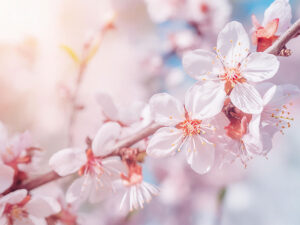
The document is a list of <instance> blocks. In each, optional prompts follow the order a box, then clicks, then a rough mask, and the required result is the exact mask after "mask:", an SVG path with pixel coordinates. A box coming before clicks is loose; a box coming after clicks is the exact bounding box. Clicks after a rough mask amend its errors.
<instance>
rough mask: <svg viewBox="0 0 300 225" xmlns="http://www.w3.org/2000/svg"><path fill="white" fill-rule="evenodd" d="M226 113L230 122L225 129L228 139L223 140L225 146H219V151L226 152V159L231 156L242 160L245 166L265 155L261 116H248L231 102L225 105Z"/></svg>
mask: <svg viewBox="0 0 300 225" xmlns="http://www.w3.org/2000/svg"><path fill="white" fill-rule="evenodd" d="M224 111H225V114H226V117H227V119H228V120H229V124H228V125H227V126H226V127H224V129H225V130H226V134H227V138H226V137H224V139H223V141H224V143H225V144H224V143H223V144H222V145H217V149H218V151H225V153H226V154H227V155H226V157H227V158H230V155H231V156H232V157H231V158H232V160H234V159H236V158H239V159H241V162H242V163H243V164H244V165H245V166H246V163H247V161H249V160H250V159H252V158H253V156H254V155H264V149H263V143H262V138H261V137H262V136H261V132H260V114H252V115H251V114H246V113H244V112H242V111H241V110H239V109H237V108H236V107H235V106H234V105H233V104H232V103H230V102H229V103H227V104H226V105H225V107H224ZM220 148H221V149H220Z"/></svg>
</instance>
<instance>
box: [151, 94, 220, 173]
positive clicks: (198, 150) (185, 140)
mask: <svg viewBox="0 0 300 225" xmlns="http://www.w3.org/2000/svg"><path fill="white" fill-rule="evenodd" d="M197 91H199V90H197V89H192V90H191V91H188V92H187V94H186V97H185V105H183V104H182V103H180V102H179V101H178V100H177V99H176V98H174V97H172V96H170V95H169V94H166V93H163V94H156V95H154V96H152V98H151V99H150V103H149V104H150V108H151V111H152V112H153V114H154V120H155V122H157V123H158V124H161V125H164V126H167V127H163V128H160V129H159V130H158V131H156V133H155V134H154V135H153V137H152V138H151V140H150V142H149V145H148V147H147V153H148V154H149V155H150V156H152V157H166V156H171V155H174V154H175V153H176V152H177V151H181V150H184V151H185V153H186V158H187V162H188V163H189V164H190V165H191V167H192V168H193V169H194V170H195V171H196V172H198V173H200V174H202V173H206V172H208V171H209V170H210V168H211V167H212V165H213V162H214V157H215V156H214V154H215V151H214V144H213V143H211V142H210V141H209V140H208V139H209V136H208V135H207V134H206V133H207V131H209V133H210V132H212V131H213V130H214V127H213V126H212V125H211V124H210V123H209V122H208V120H207V118H209V117H211V116H212V115H211V112H207V113H206V114H199V113H198V108H199V107H202V105H201V103H199V102H197V101H196V99H195V98H194V96H195V94H196V93H197Z"/></svg>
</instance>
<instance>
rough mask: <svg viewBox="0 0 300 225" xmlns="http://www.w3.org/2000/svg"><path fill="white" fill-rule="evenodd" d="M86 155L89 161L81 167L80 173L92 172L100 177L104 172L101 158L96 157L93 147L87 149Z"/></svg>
mask: <svg viewBox="0 0 300 225" xmlns="http://www.w3.org/2000/svg"><path fill="white" fill-rule="evenodd" d="M86 157H87V159H88V160H87V163H86V164H85V165H83V166H82V167H81V168H80V169H79V171H78V174H79V175H80V176H82V175H87V174H91V175H96V176H98V177H100V176H101V175H102V174H103V172H104V170H103V166H102V163H101V158H100V157H95V156H94V153H93V151H92V149H88V150H87V151H86Z"/></svg>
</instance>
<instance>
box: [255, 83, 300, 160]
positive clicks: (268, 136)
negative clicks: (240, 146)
mask: <svg viewBox="0 0 300 225" xmlns="http://www.w3.org/2000/svg"><path fill="white" fill-rule="evenodd" d="M259 90H260V92H261V93H262V95H263V101H264V109H263V111H262V113H261V115H260V120H261V121H260V129H261V135H262V142H263V146H264V152H265V155H266V154H267V153H268V152H269V151H270V150H271V149H272V138H273V136H274V134H275V133H277V132H280V133H281V134H284V132H285V130H286V129H288V128H290V127H291V126H292V123H293V121H294V117H293V116H292V113H291V110H290V108H291V107H292V106H293V99H295V98H296V97H299V95H300V90H299V88H298V87H296V86H294V85H290V84H285V85H279V86H276V85H272V84H268V83H267V84H264V85H261V86H260V87H259Z"/></svg>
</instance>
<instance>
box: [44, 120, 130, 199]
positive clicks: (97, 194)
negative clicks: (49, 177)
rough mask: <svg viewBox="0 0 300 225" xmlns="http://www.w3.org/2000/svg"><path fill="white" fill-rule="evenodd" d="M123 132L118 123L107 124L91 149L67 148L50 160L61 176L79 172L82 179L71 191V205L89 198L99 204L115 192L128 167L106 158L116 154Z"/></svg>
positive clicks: (69, 193)
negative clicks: (116, 180) (119, 179)
mask: <svg viewBox="0 0 300 225" xmlns="http://www.w3.org/2000/svg"><path fill="white" fill-rule="evenodd" d="M120 132H121V127H120V125H119V124H118V123H115V122H108V123H105V124H104V125H103V126H102V127H101V128H100V129H99V131H98V132H97V134H96V136H95V139H94V141H93V143H92V146H91V148H88V149H87V150H83V149H80V148H66V149H63V150H61V151H59V152H57V153H55V154H54V155H53V156H52V157H51V158H50V160H49V164H50V166H51V167H52V169H53V170H54V171H55V172H57V173H58V174H59V175H60V176H66V175H69V174H72V173H75V172H77V173H78V174H79V175H80V176H81V177H80V178H77V179H76V180H74V181H73V183H72V184H71V186H70V187H69V189H68V191H67V194H66V200H67V202H68V203H73V202H75V201H78V200H81V201H83V200H85V199H87V198H89V201H90V202H92V203H93V202H98V201H100V200H102V199H103V198H105V193H107V192H109V191H111V190H112V186H111V185H112V184H111V182H112V181H113V180H114V179H117V178H118V177H119V175H120V172H121V171H124V165H123V164H122V162H121V161H120V159H119V157H109V158H105V156H106V155H108V154H110V153H111V152H112V150H113V147H114V144H115V143H116V141H117V138H118V137H119V135H120Z"/></svg>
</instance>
